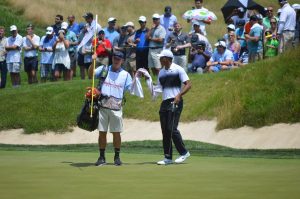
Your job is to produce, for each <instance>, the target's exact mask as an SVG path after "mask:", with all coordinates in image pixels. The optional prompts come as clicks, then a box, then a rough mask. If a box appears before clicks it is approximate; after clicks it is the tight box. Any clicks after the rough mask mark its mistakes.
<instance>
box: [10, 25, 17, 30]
mask: <svg viewBox="0 0 300 199" xmlns="http://www.w3.org/2000/svg"><path fill="white" fill-rule="evenodd" d="M9 29H10V31H14V30H17V26H16V25H12V26H10V28H9Z"/></svg>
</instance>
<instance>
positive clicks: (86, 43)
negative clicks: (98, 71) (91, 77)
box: [77, 12, 101, 79]
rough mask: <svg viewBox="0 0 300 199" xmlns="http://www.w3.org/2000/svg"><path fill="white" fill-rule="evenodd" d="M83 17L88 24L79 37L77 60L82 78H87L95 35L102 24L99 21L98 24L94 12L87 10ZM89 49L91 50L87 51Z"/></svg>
mask: <svg viewBox="0 0 300 199" xmlns="http://www.w3.org/2000/svg"><path fill="white" fill-rule="evenodd" d="M82 17H84V19H85V21H86V24H85V26H84V27H83V29H82V30H81V32H80V34H79V37H78V41H79V42H78V43H79V45H78V46H77V51H78V54H77V56H78V58H77V62H78V65H79V67H80V77H81V79H85V73H86V71H87V70H88V68H89V66H90V65H91V63H92V54H91V47H92V40H93V36H94V34H95V32H99V31H100V30H101V26H100V25H99V24H98V23H97V24H96V21H95V20H94V15H93V13H90V12H87V13H85V14H84V15H83V16H82ZM88 51H90V52H89V53H87V52H88ZM85 53H87V54H85Z"/></svg>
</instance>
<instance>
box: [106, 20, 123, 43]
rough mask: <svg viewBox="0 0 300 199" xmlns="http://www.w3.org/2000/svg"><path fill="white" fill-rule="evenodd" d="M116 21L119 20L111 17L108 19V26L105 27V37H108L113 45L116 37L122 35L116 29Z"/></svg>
mask: <svg viewBox="0 0 300 199" xmlns="http://www.w3.org/2000/svg"><path fill="white" fill-rule="evenodd" d="M116 22H117V19H116V18H114V17H110V18H109V19H108V20H107V23H108V26H107V27H106V28H104V29H103V30H104V34H105V39H108V40H109V41H110V43H111V44H112V45H113V46H114V44H115V42H116V38H117V37H119V36H120V34H119V33H118V32H117V30H116Z"/></svg>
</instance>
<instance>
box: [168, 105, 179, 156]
mask: <svg viewBox="0 0 300 199" xmlns="http://www.w3.org/2000/svg"><path fill="white" fill-rule="evenodd" d="M171 104H172V109H171V111H172V117H173V118H172V125H171V137H170V147H169V155H170V156H171V147H172V136H173V128H174V123H175V111H176V109H177V104H175V102H174V101H173V102H171Z"/></svg>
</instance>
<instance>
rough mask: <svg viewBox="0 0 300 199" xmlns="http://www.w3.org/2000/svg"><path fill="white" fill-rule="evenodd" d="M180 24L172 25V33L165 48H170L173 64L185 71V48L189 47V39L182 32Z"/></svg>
mask: <svg viewBox="0 0 300 199" xmlns="http://www.w3.org/2000/svg"><path fill="white" fill-rule="evenodd" d="M181 30H182V27H181V24H179V23H175V24H174V31H173V32H171V34H170V36H169V37H168V39H167V40H168V41H167V44H166V47H167V48H171V51H172V53H173V55H174V58H173V62H174V63H175V64H177V65H179V66H181V67H183V69H184V70H185V71H187V59H186V55H185V48H187V47H190V45H189V43H188V42H189V37H188V35H187V34H186V33H184V32H182V31H181Z"/></svg>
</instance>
